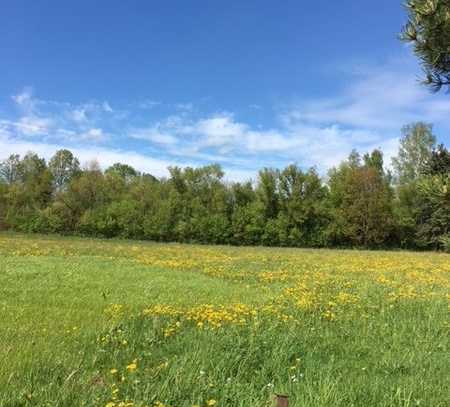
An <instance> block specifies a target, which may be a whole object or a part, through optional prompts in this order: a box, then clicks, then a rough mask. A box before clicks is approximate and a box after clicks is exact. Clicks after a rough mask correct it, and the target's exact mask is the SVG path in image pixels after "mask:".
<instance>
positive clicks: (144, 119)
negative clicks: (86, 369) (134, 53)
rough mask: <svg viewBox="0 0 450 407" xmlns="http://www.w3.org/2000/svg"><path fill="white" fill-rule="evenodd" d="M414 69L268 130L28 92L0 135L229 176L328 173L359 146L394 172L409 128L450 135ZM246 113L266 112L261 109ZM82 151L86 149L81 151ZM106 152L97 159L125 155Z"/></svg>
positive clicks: (226, 118) (146, 105)
mask: <svg viewBox="0 0 450 407" xmlns="http://www.w3.org/2000/svg"><path fill="white" fill-rule="evenodd" d="M415 69H416V63H415V61H414V64H413V65H411V64H410V63H409V60H406V62H405V61H404V60H402V59H400V60H394V61H388V62H387V63H386V64H385V65H384V66H378V67H376V66H375V67H374V66H369V67H368V66H365V67H363V68H361V69H356V70H355V69H353V70H352V71H350V72H348V71H347V72H346V73H345V75H347V77H346V78H345V79H346V80H345V81H344V80H343V81H342V83H348V85H347V86H346V87H345V88H343V89H342V90H341V91H339V92H334V94H332V95H331V96H330V97H325V98H309V99H303V100H300V101H299V102H297V103H295V104H291V105H289V106H286V105H285V106H283V107H282V108H278V113H277V115H276V116H274V117H272V118H268V119H269V120H270V119H272V124H271V125H265V126H262V125H260V124H252V123H251V122H250V121H247V120H242V119H240V118H239V117H240V116H239V115H238V114H233V113H230V112H218V113H213V114H207V113H204V112H203V113H201V112H199V111H198V110H197V109H194V107H193V105H192V104H191V103H185V104H164V110H168V111H169V113H167V115H166V116H161V114H162V112H161V111H159V109H158V110H157V111H150V109H152V108H153V107H155V106H157V105H160V104H161V103H160V102H156V101H152V100H146V101H143V102H141V103H133V104H132V105H131V104H129V105H128V107H130V106H134V110H133V111H132V112H129V111H123V110H122V111H121V110H120V108H116V106H115V108H114V109H112V107H111V105H110V104H109V102H106V101H105V102H97V101H91V102H87V103H81V104H76V105H74V104H71V103H67V102H49V101H47V102H46V101H42V100H39V99H36V98H35V97H33V94H32V92H31V90H30V89H25V90H24V91H22V92H21V93H19V94H18V95H16V96H14V97H13V100H14V102H15V105H16V106H17V107H18V110H19V112H20V115H19V116H18V117H17V118H15V119H12V118H8V119H6V118H4V119H3V120H2V119H1V118H0V135H3V136H2V137H3V138H5V137H7V138H8V142H12V141H11V140H13V141H15V142H20V141H21V139H23V138H25V137H28V136H36V137H35V138H37V137H40V136H44V135H45V141H46V142H48V143H49V145H56V144H58V143H63V142H64V143H69V144H70V145H73V147H74V148H78V149H79V150H80V151H84V152H86V151H94V150H93V149H94V147H93V146H95V145H96V144H98V143H106V142H107V143H111V144H110V145H115V146H116V145H121V146H123V148H124V150H126V148H125V146H126V145H127V143H128V144H130V142H131V141H132V142H133V143H132V144H130V145H133V148H136V149H139V148H143V149H149V150H151V151H154V154H157V156H158V157H168V158H167V161H166V160H159V161H155V160H158V159H157V158H154V159H152V160H153V161H152V162H158V163H160V162H161V163H168V162H170V163H171V164H173V163H178V164H179V165H189V164H191V165H193V164H206V163H208V162H219V163H221V164H223V165H224V167H225V168H228V170H229V171H232V173H233V174H234V175H233V177H237V176H238V175H237V174H239V173H240V174H241V176H242V174H246V175H249V174H251V172H252V171H253V172H254V174H256V170H257V169H259V168H260V167H263V166H277V167H282V166H285V165H287V164H289V163H292V162H296V163H298V164H299V165H301V166H305V167H307V166H317V167H318V169H319V171H321V172H324V171H325V170H326V169H327V168H329V167H331V166H333V165H336V164H338V163H339V162H340V161H341V160H343V159H345V158H346V157H347V156H348V154H349V153H350V151H351V150H352V149H353V148H356V149H358V150H359V151H360V152H362V153H364V152H367V151H371V150H373V149H374V148H381V149H382V150H383V151H384V154H385V163H386V164H389V162H390V157H391V156H392V155H394V154H396V151H397V148H398V137H399V134H400V128H401V127H402V126H403V125H404V124H407V123H409V122H412V121H417V120H423V121H430V122H433V123H435V124H436V125H437V127H439V130H442V129H443V130H446V131H447V132H448V131H450V121H449V120H448V118H449V117H450V101H449V100H448V95H439V94H438V95H435V94H430V93H429V92H428V91H427V90H426V89H425V88H423V87H422V86H421V85H419V83H418V81H417V79H416V76H415ZM249 107H250V108H251V109H257V110H258V109H260V108H262V107H261V106H259V105H256V104H255V105H252V106H249ZM246 110H247V111H246V114H248V113H249V112H248V109H246ZM244 113H245V112H244ZM258 116H259V113H258ZM265 119H267V118H265ZM22 141H23V140H22ZM41 141H43V139H41ZM23 142H24V141H23ZM52 143H53V144H52ZM112 143H114V144H112ZM80 145H89V146H90V147H89V149H81V148H80ZM106 146H107V144H104V147H102V149H101V150H98V151H102V152H106V151H108V152H109V153H108V154H113V153H114V154H116V153H117V154H120V153H121V150H116V149H110V150H108V149H107V147H106ZM83 154H84V153H83ZM124 154H137V153H126V152H124ZM109 156H111V155H109ZM138 156H139V157H141V158H136V157H135V159H137V160H138V161H139V160H143V158H142V157H144V156H145V155H144V154H143V153H140V154H138ZM125 157H127V159H128V158H129V157H131V156H129V155H125V156H124V158H123V160H122V161H124V160H125ZM133 157H134V156H133ZM139 162H141V161H139Z"/></svg>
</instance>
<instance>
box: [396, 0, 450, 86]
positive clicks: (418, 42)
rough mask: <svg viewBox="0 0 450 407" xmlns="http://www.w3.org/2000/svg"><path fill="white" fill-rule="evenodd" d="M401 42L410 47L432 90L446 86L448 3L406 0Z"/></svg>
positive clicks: (448, 70) (446, 0) (449, 32)
mask: <svg viewBox="0 0 450 407" xmlns="http://www.w3.org/2000/svg"><path fill="white" fill-rule="evenodd" d="M406 8H407V10H408V15H409V16H408V17H409V18H408V22H407V23H406V25H405V27H404V28H403V31H402V34H401V39H402V40H403V41H406V42H409V43H411V44H412V45H413V47H414V53H415V54H416V56H417V57H418V58H419V59H420V61H421V64H422V67H423V70H424V72H425V75H426V79H425V80H424V83H425V84H426V85H428V86H430V88H431V89H432V90H433V91H439V90H440V89H441V88H442V87H450V0H408V1H407V2H406Z"/></svg>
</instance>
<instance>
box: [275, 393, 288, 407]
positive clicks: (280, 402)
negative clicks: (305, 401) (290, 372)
mask: <svg viewBox="0 0 450 407" xmlns="http://www.w3.org/2000/svg"><path fill="white" fill-rule="evenodd" d="M275 401H276V402H277V406H276V407H289V398H288V396H285V395H283V394H277V395H276V396H275Z"/></svg>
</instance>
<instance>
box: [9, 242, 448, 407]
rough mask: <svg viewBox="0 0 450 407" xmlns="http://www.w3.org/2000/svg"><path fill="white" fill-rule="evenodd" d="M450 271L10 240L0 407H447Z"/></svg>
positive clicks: (417, 257)
mask: <svg viewBox="0 0 450 407" xmlns="http://www.w3.org/2000/svg"><path fill="white" fill-rule="evenodd" d="M449 273H450V256H449V255H446V254H437V253H409V252H364V251H338V250H299V249H270V248H232V247H212V246H195V245H179V244H153V243H141V242H127V241H102V240H88V239H76V238H58V237H37V236H23V235H14V234H0V313H1V318H0V406H2V407H3V406H5V407H6V406H8V407H12V406H58V407H59V406H102V407H104V406H108V407H112V406H149V407H150V406H151V407H153V406H159V407H162V406H171V407H178V406H189V407H192V406H200V407H203V406H214V405H215V406H271V405H272V404H273V403H272V399H273V394H275V393H285V394H288V395H289V396H290V401H291V405H292V406H433V407H435V406H447V405H448V404H447V403H448V400H449V398H450V394H449V390H448V389H449V388H450V383H449V379H448V378H449V376H450V375H449V366H450V356H449V346H448V345H449V341H448V338H449V337H448V329H449V326H450V324H449V319H448V312H449V306H448V301H449V288H450V278H449V275H450V274H449Z"/></svg>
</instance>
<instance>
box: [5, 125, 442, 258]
mask: <svg viewBox="0 0 450 407" xmlns="http://www.w3.org/2000/svg"><path fill="white" fill-rule="evenodd" d="M169 174H170V175H169V176H168V177H165V178H156V177H154V176H152V175H151V174H146V173H140V172H138V171H136V170H135V169H134V168H133V167H132V166H130V165H128V164H122V163H117V164H114V165H112V166H110V167H109V168H107V169H106V170H105V171H102V170H101V168H100V166H99V165H98V163H96V162H91V163H89V164H87V165H86V166H85V167H84V168H81V166H80V162H79V160H78V159H77V158H76V157H74V155H73V154H72V153H71V152H70V151H69V150H59V151H57V152H56V153H55V155H54V156H53V157H52V158H51V159H50V160H49V161H48V162H46V160H45V159H43V158H41V157H39V156H38V155H37V154H35V153H33V152H29V153H27V154H26V155H25V156H23V157H20V156H19V155H11V156H10V157H8V158H7V159H5V160H3V161H1V162H0V229H9V230H15V231H21V232H39V233H60V234H78V235H85V236H97V237H107V238H110V237H120V238H133V239H148V240H155V241H163V242H169V241H178V242H199V243H214V244H233V245H268V246H296V247H370V248H416V249H446V250H448V249H449V247H450V232H449V225H450V185H449V183H450V153H449V151H448V150H447V149H446V147H445V146H444V145H439V146H437V145H436V138H435V136H434V135H433V132H432V126H431V125H430V124H426V123H421V122H418V123H413V124H410V125H408V126H405V127H404V128H403V129H402V137H401V139H400V145H399V151H398V154H397V156H396V157H395V158H394V159H393V160H392V170H386V165H385V163H384V162H383V153H382V151H380V150H378V149H376V150H373V151H372V152H370V153H367V154H364V155H363V156H361V155H360V154H359V153H358V152H357V151H352V152H351V154H350V155H349V157H348V159H346V160H345V161H343V162H342V163H341V164H340V165H338V166H336V167H335V168H332V169H330V170H329V172H328V174H327V175H326V176H325V177H321V176H320V175H319V174H318V172H317V171H316V169H315V168H310V169H307V170H304V169H302V168H300V167H299V166H297V165H289V166H287V167H286V168H284V169H282V170H279V169H274V168H264V169H262V170H260V171H259V173H258V177H257V180H256V181H255V182H251V181H248V182H226V181H224V172H223V171H222V169H221V167H220V166H219V165H217V164H212V165H206V166H203V167H199V168H190V167H187V168H179V167H170V168H169Z"/></svg>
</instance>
